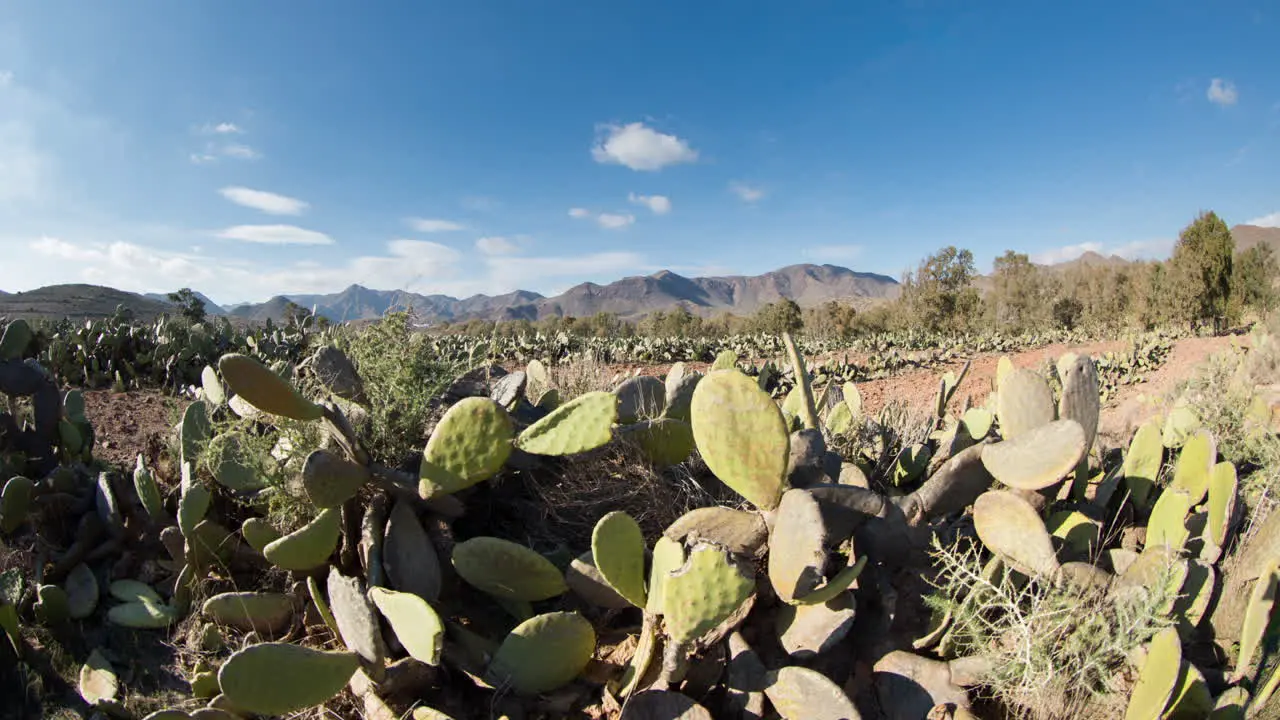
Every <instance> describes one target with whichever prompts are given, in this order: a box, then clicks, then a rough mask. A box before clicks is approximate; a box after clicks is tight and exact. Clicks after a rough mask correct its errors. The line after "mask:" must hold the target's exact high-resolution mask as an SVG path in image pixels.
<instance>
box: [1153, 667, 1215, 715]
mask: <svg viewBox="0 0 1280 720" xmlns="http://www.w3.org/2000/svg"><path fill="white" fill-rule="evenodd" d="M1212 710H1213V695H1212V694H1211V693H1210V692H1209V684H1208V683H1206V682H1205V679H1204V674H1203V673H1201V672H1200V669H1199V668H1197V667H1196V666H1195V665H1192V664H1191V663H1189V662H1187V661H1186V660H1183V661H1182V668H1181V669H1180V670H1179V672H1178V684H1177V686H1176V687H1175V688H1174V691H1173V694H1172V696H1171V697H1170V699H1169V707H1168V708H1167V709H1166V710H1165V711H1164V715H1163V716H1162V717H1167V718H1203V717H1208V715H1209V713H1210V712H1211V711H1212Z"/></svg>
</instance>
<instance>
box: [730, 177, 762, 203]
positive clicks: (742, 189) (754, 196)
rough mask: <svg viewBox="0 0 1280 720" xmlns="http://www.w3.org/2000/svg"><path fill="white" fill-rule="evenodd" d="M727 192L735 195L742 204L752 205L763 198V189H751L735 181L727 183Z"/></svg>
mask: <svg viewBox="0 0 1280 720" xmlns="http://www.w3.org/2000/svg"><path fill="white" fill-rule="evenodd" d="M729 192H731V193H733V194H734V195H737V196H738V198H739V199H740V200H742V202H746V203H753V202H755V201H757V200H759V199H761V198H763V197H764V189H763V188H759V187H752V186H750V185H747V184H746V183H742V182H738V181H737V180H734V181H733V182H731V183H729Z"/></svg>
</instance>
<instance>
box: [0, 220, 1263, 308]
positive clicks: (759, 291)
mask: <svg viewBox="0 0 1280 720" xmlns="http://www.w3.org/2000/svg"><path fill="white" fill-rule="evenodd" d="M1231 232H1232V236H1233V237H1234V238H1235V241H1236V248H1237V250H1244V249H1247V248H1249V247H1252V246H1254V245H1257V244H1259V243H1266V244H1268V245H1271V246H1272V247H1273V248H1274V249H1275V250H1276V251H1277V252H1278V253H1280V228H1265V227H1256V226H1252V225H1236V226H1235V227H1233V228H1232V229H1231ZM1126 262H1128V261H1127V260H1125V259H1124V258H1121V257H1119V256H1116V255H1111V256H1103V255H1100V254H1098V253H1094V252H1089V253H1085V254H1084V255H1082V256H1080V257H1078V258H1076V259H1074V260H1071V261H1068V262H1065V263H1059V264H1057V265H1053V266H1049V267H1051V268H1054V269H1060V270H1061V269H1066V268H1068V267H1073V266H1093V265H1116V264H1123V263H1126ZM976 285H977V286H978V287H979V288H980V289H987V288H988V287H989V286H990V282H989V279H988V278H986V277H979V278H978V279H977V282H976ZM900 290H901V287H900V286H899V284H898V282H897V281H896V280H894V279H893V278H891V277H888V276H886V275H878V274H875V273H865V272H855V271H853V270H850V269H848V268H843V267H837V266H835V265H810V264H805V265H789V266H787V267H784V268H780V269H778V270H774V271H772V272H767V273H764V274H763V275H753V276H743V275H731V276H718V277H694V278H689V277H684V276H682V275H677V274H676V273H673V272H670V271H668V270H663V271H661V272H658V273H655V274H653V275H642V276H632V277H625V278H622V279H621V280H617V281H615V282H612V283H608V284H606V285H599V284H596V283H582V284H579V285H575V286H574V287H572V288H570V289H568V290H566V291H565V292H563V293H561V294H559V295H556V296H553V297H544V296H542V295H539V294H538V293H535V292H529V291H527V290H517V291H515V292H510V293H506V294H503V295H492V296H491V295H473V296H471V297H469V298H463V299H459V298H454V297H450V296H447V295H420V294H418V293H412V292H408V291H405V290H374V289H370V288H367V287H363V286H361V285H352V286H350V287H348V288H347V289H345V290H343V291H341V292H337V293H329V294H294V295H288V296H284V295H278V296H276V297H273V298H271V299H270V300H268V301H266V302H264V303H245V304H240V305H234V306H228V307H225V308H224V307H221V306H219V305H218V304H217V303H214V302H213V301H211V300H209V299H208V298H207V297H205V296H204V295H201V294H200V293H199V292H197V293H196V295H197V296H198V297H200V298H201V299H202V300H203V301H204V302H205V309H206V311H207V312H208V313H209V314H211V315H223V314H225V315H228V316H229V317H231V318H232V319H234V320H237V321H242V322H244V321H247V322H261V321H265V320H266V319H268V318H271V319H273V320H279V319H281V318H283V317H284V316H285V313H286V310H287V308H288V306H289V305H290V304H291V303H294V304H297V305H300V306H302V307H304V308H306V309H308V310H310V309H315V311H316V312H317V313H318V314H320V315H322V316H324V317H327V318H329V319H330V320H333V321H335V322H342V321H352V320H371V319H376V318H379V317H382V316H383V315H384V314H386V313H387V312H389V311H394V310H407V309H412V310H413V311H414V314H415V316H416V317H417V320H418V322H420V323H438V322H442V321H448V322H458V321H465V320H470V319H484V320H519V319H526V320H538V319H542V318H546V317H552V316H561V317H564V316H573V317H589V316H591V315H595V314H596V313H599V312H608V313H614V314H616V315H619V316H621V317H624V318H628V319H635V318H639V317H642V316H644V315H647V314H649V313H652V312H654V311H657V310H669V309H672V308H674V307H676V306H683V307H685V308H686V309H688V310H689V311H690V312H692V313H694V314H698V315H703V316H710V315H714V314H717V313H721V312H732V313H734V314H738V315H748V314H751V313H754V312H755V311H756V310H758V309H759V308H761V307H763V306H764V305H766V304H768V303H771V302H777V301H778V300H780V299H782V298H789V299H792V300H794V301H796V303H797V304H799V305H800V306H801V307H812V306H815V305H819V304H821V303H824V302H827V301H829V300H835V301H840V302H845V303H852V304H854V305H855V306H859V307H865V306H867V305H870V304H874V303H877V302H882V301H884V300H888V299H892V298H895V297H897V295H898V293H899V292H900ZM120 304H123V305H125V306H126V307H129V308H130V309H132V310H133V312H134V314H135V315H136V316H137V317H139V318H144V319H145V318H152V317H155V316H156V315H159V314H160V313H163V312H173V311H174V306H173V304H172V303H170V302H169V301H168V296H167V295H165V294H162V293H149V294H146V295H138V294H135V293H129V292H124V291H121V290H116V289H114V288H107V287H101V286H96V285H51V286H48V287H43V288H38V289H36V290H31V291H28V292H21V293H6V292H4V291H0V316H37V317H39V316H43V317H73V318H96V317H106V316H109V315H111V313H112V312H114V311H115V308H116V306H117V305H120Z"/></svg>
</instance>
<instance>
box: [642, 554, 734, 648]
mask: <svg viewBox="0 0 1280 720" xmlns="http://www.w3.org/2000/svg"><path fill="white" fill-rule="evenodd" d="M754 589H755V582H754V581H753V580H752V578H751V577H749V576H747V575H745V574H743V572H742V569H741V568H740V567H739V566H738V565H737V564H736V563H734V562H733V561H732V560H730V559H729V557H728V555H726V554H725V553H724V551H723V550H720V549H719V548H717V547H715V546H714V545H709V544H705V543H703V544H699V545H695V546H694V547H693V549H692V550H691V551H690V552H689V559H688V561H686V562H685V564H684V566H683V567H681V568H680V569H678V570H676V571H674V572H671V573H669V574H668V575H667V578H666V581H665V583H664V584H663V588H662V591H663V600H662V607H663V614H664V616H665V618H666V626H667V636H668V637H669V638H671V641H672V642H673V643H675V644H676V645H677V646H685V645H688V644H689V643H692V642H694V641H696V640H697V639H698V638H700V637H702V635H703V634H705V633H707V632H709V631H711V630H713V629H714V628H715V627H716V626H717V625H719V624H720V623H721V622H723V621H724V620H725V619H726V618H728V617H729V616H730V615H731V614H732V613H733V612H734V611H735V610H737V609H738V608H740V607H741V606H742V604H743V603H744V602H746V601H747V598H749V597H750V596H751V593H752V591H753V590H754Z"/></svg>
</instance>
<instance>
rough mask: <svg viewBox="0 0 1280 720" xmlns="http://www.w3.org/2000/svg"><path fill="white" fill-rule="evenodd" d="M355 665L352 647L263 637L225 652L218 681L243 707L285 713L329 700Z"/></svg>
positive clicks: (356, 668) (265, 711) (231, 697)
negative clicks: (271, 640) (348, 649)
mask: <svg viewBox="0 0 1280 720" xmlns="http://www.w3.org/2000/svg"><path fill="white" fill-rule="evenodd" d="M359 668H360V660H359V658H358V657H357V656H356V654H355V653H350V652H325V651H321V650H313V649H311V648H305V647H301V646H299V645H293V644H290V643H261V644H258V645H250V646H249V647H247V648H245V649H243V650H241V651H239V652H237V653H235V654H234V655H232V656H231V657H230V658H228V659H227V661H226V662H225V663H223V665H222V668H221V669H220V670H219V671H218V685H219V686H220V687H221V688H222V693H223V694H224V695H225V696H226V697H227V699H228V700H229V701H230V702H231V703H232V704H233V705H235V706H236V707H238V708H242V709H243V710H245V711H247V712H251V713H257V714H261V715H286V714H288V713H293V712H297V711H299V710H303V709H305V708H309V707H312V706H314V705H320V704H322V703H324V702H327V701H328V700H329V699H330V698H332V697H333V696H335V695H337V694H338V693H340V692H342V689H343V688H344V687H346V685H347V682H348V681H349V680H350V679H351V676H352V675H354V674H355V672H356V670H358V669H359Z"/></svg>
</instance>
